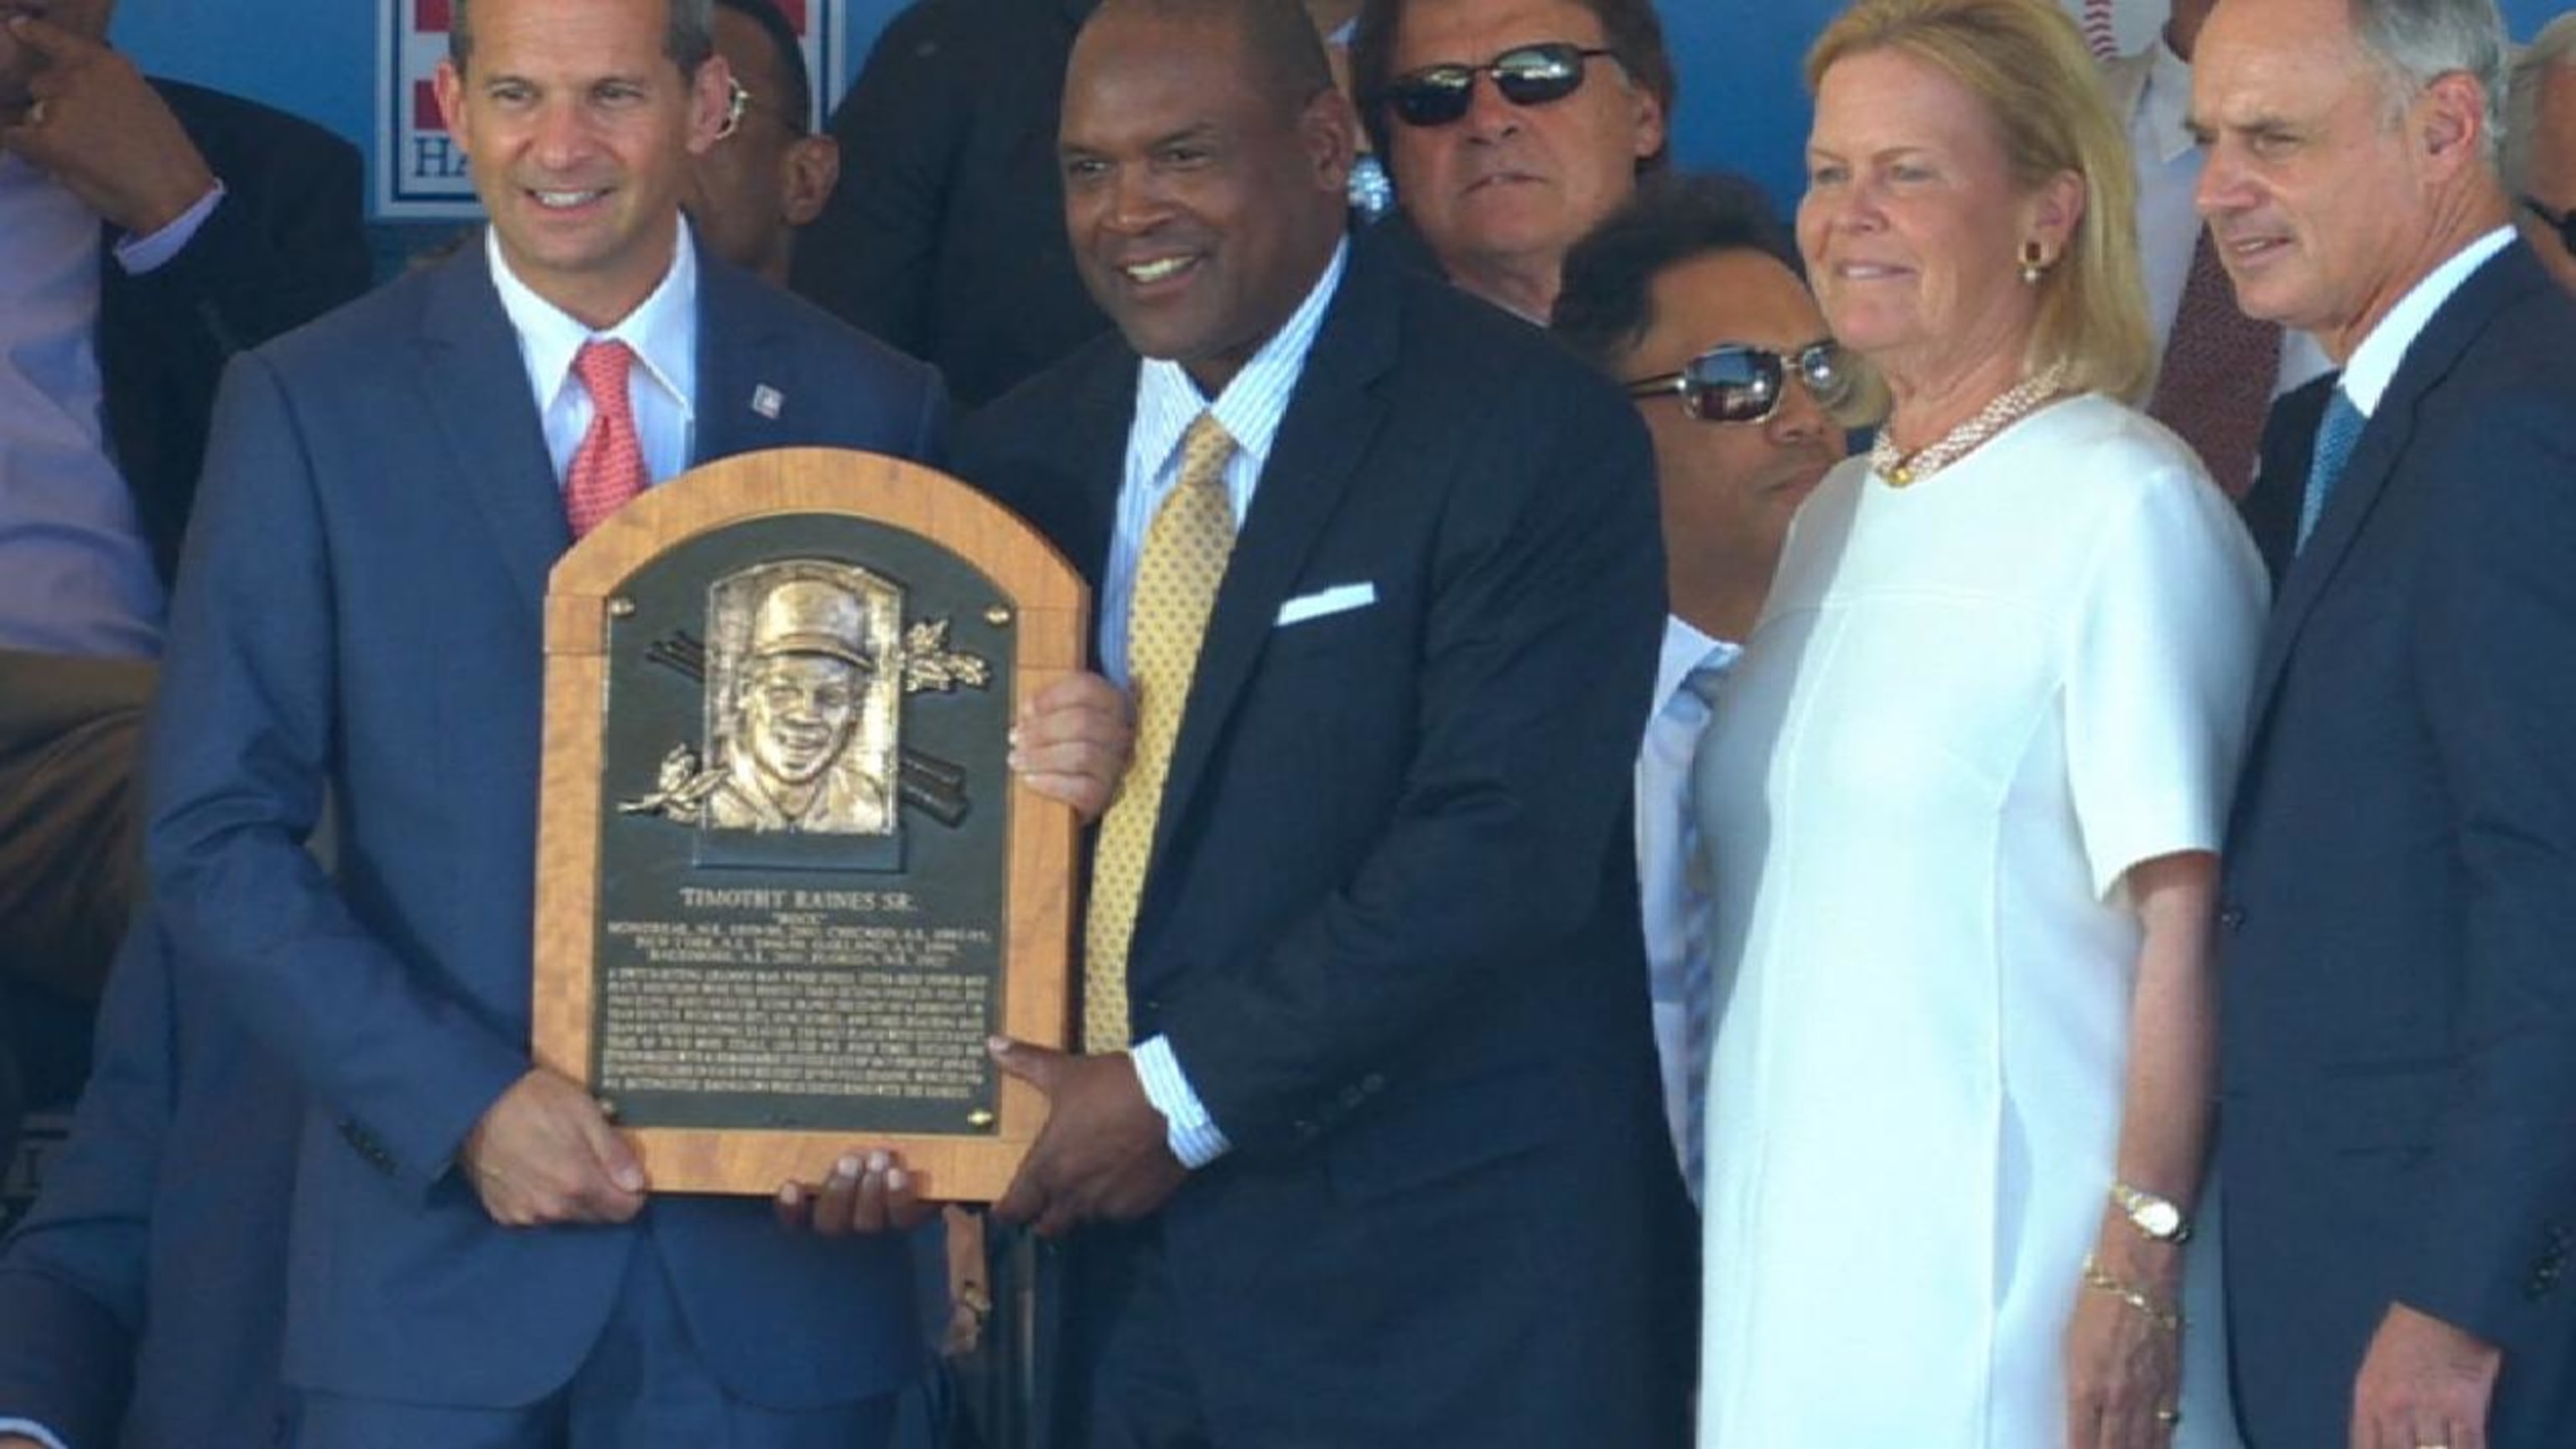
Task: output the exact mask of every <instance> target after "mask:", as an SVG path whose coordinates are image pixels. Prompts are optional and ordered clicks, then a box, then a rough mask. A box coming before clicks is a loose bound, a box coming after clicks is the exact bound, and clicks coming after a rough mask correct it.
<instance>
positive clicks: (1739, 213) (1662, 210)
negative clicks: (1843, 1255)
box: [1552, 176, 1852, 1198]
mask: <svg viewBox="0 0 2576 1449" xmlns="http://www.w3.org/2000/svg"><path fill="white" fill-rule="evenodd" d="M1795 259H1796V253H1795V252H1794V251H1793V250H1791V248H1790V244H1789V240H1788V237H1787V235H1786V234H1785V232H1784V231H1783V230H1782V228H1781V226H1780V224H1779V222H1778V221H1777V220H1776V219H1775V218H1774V216H1773V214H1772V211H1771V206H1770V202H1769V200H1768V198H1766V197H1764V196H1763V195H1762V193H1761V191H1760V190H1759V188H1757V187H1755V186H1754V185H1753V184H1752V183H1750V182H1748V181H1744V180H1741V179H1739V178H1736V177H1726V176H1693V177H1678V176H1670V177H1660V178H1657V179H1656V180H1655V181H1653V182H1650V183H1649V184H1647V185H1646V186H1643V187H1641V188H1639V190H1638V193H1637V196H1636V198H1635V199H1634V200H1632V201H1631V202H1630V203H1629V204H1628V205H1627V206H1624V207H1622V208H1620V210H1618V211H1617V212H1615V213H1613V214H1612V216H1611V217H1610V219H1609V220H1608V221H1606V222H1604V223H1602V225H1601V226H1600V228H1599V229H1597V230H1595V231H1594V232H1593V233H1592V234H1591V235H1589V236H1587V237H1585V238H1584V239H1583V240H1582V241H1581V242H1579V243H1577V244H1576V245H1575V248H1574V250H1573V251H1572V252H1571V253H1569V254H1568V255H1567V257H1566V261H1565V286H1564V289H1563V290H1562V291H1560V292H1559V293H1558V294H1557V299H1556V315H1555V318H1554V319H1553V322H1552V326H1553V328H1554V330H1555V332H1556V335H1557V336H1558V338H1559V339H1561V340H1562V341H1564V342H1565V343H1566V344H1567V345H1569V346H1571V347H1572V348H1573V349H1574V350H1575V352H1576V353H1577V354H1579V355H1580V356H1582V357H1584V358H1585V359H1586V360H1588V361H1590V362H1591V363H1592V364H1593V366H1594V367H1596V368H1598V369H1599V370H1600V371H1601V372H1603V373H1604V374H1606V375H1608V376H1610V377H1612V378H1615V379H1618V380H1620V381H1622V382H1624V383H1626V384H1627V387H1628V392H1629V395H1630V396H1631V397H1634V398H1635V399H1636V400H1637V412H1638V415H1639V416H1640V417H1641V418H1642V419H1644V421H1645V424H1646V430H1647V432H1648V434H1649V435H1650V436H1651V437H1652V438H1653V440H1654V445H1655V485H1656V492H1657V494H1658V497H1659V499H1660V502H1661V512H1662V523H1663V539H1664V585H1665V593H1666V597H1667V600H1668V602H1667V608H1668V609H1669V611H1670V612H1669V613H1668V615H1667V616H1666V618H1665V620H1664V631H1663V652H1662V656H1661V661H1660V666H1659V668H1658V670H1657V674H1656V681H1655V692H1654V694H1653V696H1652V702H1653V708H1652V711H1651V713H1649V714H1648V715H1647V717H1646V720H1645V732H1644V737H1643V739H1642V741H1641V743H1640V745H1639V748H1638V751H1637V762H1636V772H1635V787H1636V802H1637V804H1636V809H1637V831H1636V848H1637V884H1638V897H1639V901H1640V904H1641V905H1642V906H1643V907H1644V909H1645V925H1646V970H1647V982H1648V985H1649V988H1650V994H1651V995H1652V998H1653V1002H1654V1024H1655V1046H1656V1050H1657V1055H1658V1057H1659V1058H1660V1063H1661V1067H1662V1072H1663V1091H1664V1110H1665V1115H1666V1118H1667V1119H1668V1122H1669V1124H1670V1126H1671V1128H1672V1131H1673V1144H1674V1148H1675V1151H1676V1153H1677V1155H1678V1156H1679V1159H1680V1162H1681V1165H1682V1169H1683V1178H1684V1181H1685V1182H1686V1183H1687V1184H1688V1185H1689V1187H1690V1189H1691V1193H1692V1195H1693V1197H1694V1198H1696V1197H1697V1196H1698V1195H1699V1190H1700V1177H1701V1173H1700V1171H1699V1166H1700V1154H1699V1142H1700V1132H1699V1123H1700V1117H1701V1113H1702V1110H1703V1108H1704V1107H1705V1105H1706V1099H1705V1096H1704V1093H1703V1090H1702V1089H1703V1088H1704V1086H1705V1083H1706V1080H1707V1074H1706V1072H1705V1070H1704V1068H1705V1065H1706V1062H1707V1056H1708V1027H1709V1022H1710V1010H1709V1007H1710V1004H1711V1003H1712V1002H1713V1000H1714V996H1713V994H1712V992H1711V983H1710V980H1709V976H1708V958H1707V955H1706V953H1705V952H1700V951H1694V950H1692V949H1691V945H1692V942H1693V939H1694V936H1693V931H1694V923H1693V919H1692V918H1693V914H1694V912H1695V911H1696V910H1697V909H1698V907H1699V906H1700V905H1701V903H1702V902H1703V900H1704V897H1705V888H1704V885H1703V884H1701V883H1697V882H1694V880H1693V879H1692V878H1691V876H1690V873H1689V870H1688V867H1687V859H1688V856H1689V853H1690V846H1691V843H1692V840H1693V838H1694V836H1695V834H1696V831H1695V829H1694V828H1693V826H1692V823H1691V815H1690V761H1691V754H1692V751H1693V750H1695V749H1696V748H1697V747H1698V744H1699V737H1700V733H1701V731H1702V729H1703V728H1705V726H1706V725H1707V722H1708V717H1709V705H1708V702H1707V700H1706V699H1705V698H1704V697H1703V696H1704V695H1705V694H1706V693H1707V692H1708V691H1709V690H1710V689H1711V688H1712V687H1713V686H1714V684H1715V682H1716V681H1717V679H1718V678H1719V677H1720V676H1722V675H1723V673H1724V672H1725V671H1726V670H1727V669H1728V668H1729V667H1730V666H1731V665H1732V664H1733V663H1734V662H1735V658H1736V656H1737V654H1738V653H1739V652H1740V650H1741V647H1742V642H1743V640H1744V639H1745V637H1746V636H1747V635H1749V634H1750V633H1751V632H1752V630H1753V621H1754V619H1755V617H1756V616H1757V615H1758V614H1759V613H1760V612H1761V609H1762V598H1763V595H1764V593H1765V592H1767V591H1768V590H1769V588H1770V586H1771V570H1772V566H1773V565H1774V564H1775V563H1776V562H1777V561H1778V559H1779V556H1780V543H1781V540H1782V538H1783V537H1784V536H1786V534H1787V533H1788V530H1789V520H1790V517H1791V515H1793V514H1794V513H1796V512H1797V509H1798V505H1799V503H1800V502H1801V501H1803V500H1804V499H1805V498H1806V497H1807V495H1808V494H1809V493H1810V492H1812V491H1813V490H1814V488H1815V486H1816V484H1817V483H1818V482H1819V481H1820V480H1822V479H1823V477H1824V476H1825V472H1826V470H1828V469H1830V468H1831V467H1832V466H1833V465H1834V464H1835V463H1836V462H1839V461H1840V460H1841V458H1842V456H1843V452H1844V447H1843V432H1842V429H1841V428H1840V427H1839V426H1837V425H1836V424H1835V422H1834V421H1833V419H1832V418H1831V417H1829V416H1828V415H1827V412H1826V409H1827V407H1828V406H1829V405H1831V404H1834V403H1837V402H1839V401H1840V400H1842V399H1843V398H1845V397H1846V396H1847V395H1848V394H1849V393H1850V392H1851V390H1852V389H1851V379H1850V374H1849V372H1848V369H1846V368H1843V367H1841V366H1840V365H1839V355H1838V354H1837V353H1836V352H1835V351H1834V349H1833V348H1832V346H1831V344H1829V343H1820V342H1817V341H1815V340H1814V339H1816V338H1818V337H1820V336H1821V335H1822V334H1823V333H1824V330H1825V321H1824V317H1823V315H1822V314H1821V313H1819V312H1818V311H1817V310H1816V303H1815V299H1814V298H1813V297H1811V296H1810V295H1808V292H1807V287H1806V284H1805V283H1804V282H1802V281H1801V280H1799V277H1798V274H1797V272H1796V270H1795V265H1796V262H1795ZM1713 338H1715V339H1733V340H1722V341H1718V342H1716V343H1715V345H1713V346H1712V345H1711V341H1710V339H1713ZM1793 378H1794V379H1798V380H1796V381H1793V380H1792V379H1793Z"/></svg>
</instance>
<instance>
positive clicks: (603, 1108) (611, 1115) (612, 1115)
mask: <svg viewBox="0 0 2576 1449" xmlns="http://www.w3.org/2000/svg"><path fill="white" fill-rule="evenodd" d="M599 1115H600V1116H602V1117H605V1118H607V1119H608V1120H609V1121H611V1122H614V1121H616V1120H617V1103H616V1102H615V1101H614V1100H613V1099H611V1098H608V1097H602V1098H600V1099H599Z"/></svg>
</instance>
